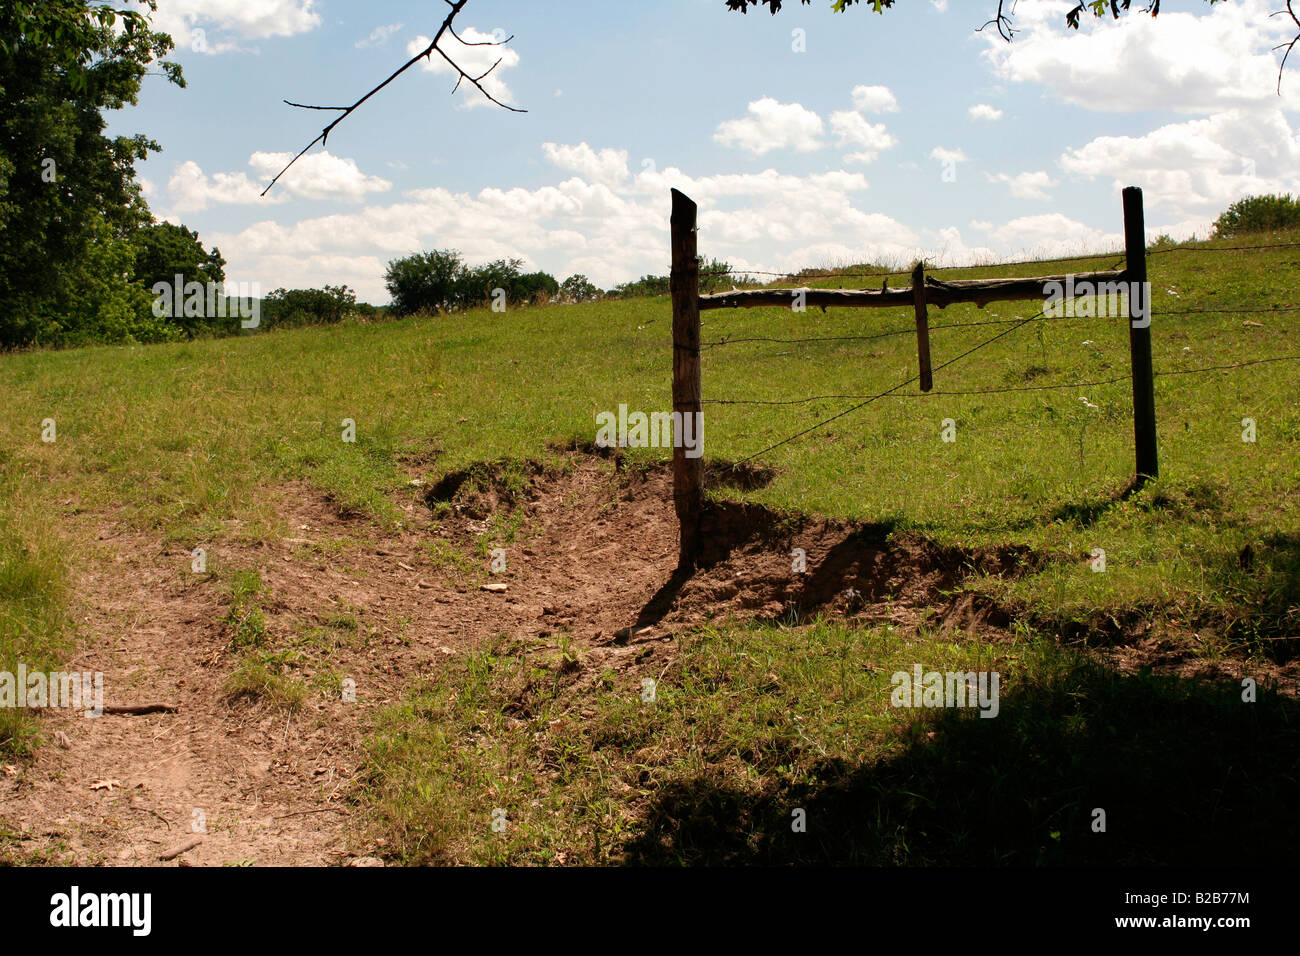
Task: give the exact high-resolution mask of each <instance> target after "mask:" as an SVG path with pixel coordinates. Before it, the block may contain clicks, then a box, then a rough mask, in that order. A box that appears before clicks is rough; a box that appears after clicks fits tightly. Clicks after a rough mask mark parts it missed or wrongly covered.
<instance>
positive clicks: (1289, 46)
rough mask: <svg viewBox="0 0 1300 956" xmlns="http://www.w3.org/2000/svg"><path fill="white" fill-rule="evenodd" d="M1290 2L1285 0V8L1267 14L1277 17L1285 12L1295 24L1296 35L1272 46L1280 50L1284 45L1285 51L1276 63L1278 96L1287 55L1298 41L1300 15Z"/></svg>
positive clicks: (1290, 0) (1280, 91)
mask: <svg viewBox="0 0 1300 956" xmlns="http://www.w3.org/2000/svg"><path fill="white" fill-rule="evenodd" d="M1292 2H1293V0H1286V9H1285V10H1279V11H1277V13H1270V14H1269V16H1270V17H1279V16H1281V15H1282V14H1284V13H1285V14H1287V15H1288V16H1289V17H1290V18H1291V22H1292V23H1294V24H1295V26H1296V35H1295V37H1294V38H1292V40H1291V42H1290V43H1279V44H1278V45H1277V46H1275V47H1273V49H1274V50H1280V49H1282V47H1286V52H1285V53H1283V54H1282V62H1281V63H1280V64H1278V68H1277V95H1278V96H1281V95H1282V71H1283V70H1285V69H1286V60H1287V57H1289V56H1290V55H1291V51H1292V50H1293V49H1295V45H1296V44H1297V43H1300V17H1298V16H1296V12H1295V8H1294V7H1293V6H1292V5H1291V4H1292Z"/></svg>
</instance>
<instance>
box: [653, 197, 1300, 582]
mask: <svg viewBox="0 0 1300 956" xmlns="http://www.w3.org/2000/svg"><path fill="white" fill-rule="evenodd" d="M1122 198H1123V207H1124V250H1123V253H1122V258H1121V259H1120V262H1122V263H1123V268H1122V269H1120V270H1119V271H1114V269H1113V268H1112V269H1111V270H1108V271H1104V272H1089V273H1084V274H1073V273H1072V274H1069V275H1051V276H1037V277H1034V278H1004V279H971V280H957V279H951V280H938V279H936V278H935V277H934V276H932V275H931V276H927V275H926V266H925V263H924V262H918V263H916V265H915V266H914V268H913V269H912V270H911V273H912V275H911V284H910V286H909V287H907V288H895V289H891V288H889V281H888V280H889V277H890V276H896V275H905V274H906V273H905V272H903V271H901V270H900V271H897V272H892V271H891V272H871V273H861V272H853V271H838V272H823V273H818V272H811V271H806V270H805V271H795V272H780V273H776V272H762V271H759V270H743V269H726V270H712V271H708V272H704V273H701V271H700V260H699V257H698V255H697V242H696V222H697V207H696V205H695V203H694V202H692V201H691V200H690V199H689V198H688V197H687V196H685V195H684V194H683V193H681V192H680V191H678V190H676V189H674V190H672V200H673V202H672V209H673V211H672V219H671V228H672V252H673V257H672V271H671V272H670V276H669V286H670V290H671V292H672V300H673V329H672V331H673V412H674V415H681V416H682V417H683V420H684V418H685V416H687V415H692V416H699V415H701V414H702V411H701V409H702V408H703V406H704V405H705V404H710V405H800V404H807V403H809V402H817V401H829V400H852V401H854V402H855V404H853V405H851V406H850V407H848V408H845V409H843V410H842V411H839V412H836V413H835V414H833V415H831V416H830V417H828V418H825V419H823V420H821V421H819V422H817V423H815V424H813V425H810V426H808V427H806V428H802V429H800V430H799V431H797V432H795V433H794V434H792V435H789V436H787V437H785V438H783V439H781V440H780V441H778V442H774V443H772V444H770V445H767V446H766V447H764V448H762V449H761V450H759V451H757V452H755V453H753V454H751V455H747V456H746V457H744V458H742V459H740V460H739V461H736V462H734V463H733V464H732V465H731V467H732V468H733V469H736V468H739V467H740V466H742V465H744V464H746V463H748V462H751V461H753V460H754V459H756V458H759V457H760V456H763V455H766V454H768V453H770V452H772V451H774V450H776V449H777V448H780V447H782V446H784V445H787V444H789V443H791V442H793V441H796V440H797V439H799V438H802V437H803V436H805V435H808V434H810V433H812V432H814V431H817V430H819V429H821V428H824V427H826V426H827V425H829V424H831V423H832V422H835V421H838V420H839V419H841V418H844V417H845V416H847V415H850V414H852V413H854V412H856V411H858V410H860V409H862V408H865V407H866V406H868V405H870V404H872V403H873V402H876V401H879V400H880V399H882V398H886V397H895V398H922V397H934V396H938V395H945V396H961V395H993V394H1005V393H1009V392H1031V391H1048V390H1059V389H1071V388H1073V389H1080V388H1098V387H1102V386H1107V385H1114V384H1117V383H1119V382H1122V381H1124V380H1125V376H1115V377H1112V378H1108V379H1101V380H1094V381H1087V382H1051V383H1042V384H1036V385H1019V386H1015V385H1012V386H1000V387H993V388H984V389H969V390H951V391H941V392H934V391H933V390H932V387H931V386H932V372H934V371H938V370H942V369H945V368H948V367H950V366H952V365H953V364H955V363H957V362H960V361H962V360H964V359H966V358H967V357H969V356H970V355H972V354H974V353H975V352H978V351H980V350H981V349H984V348H986V347H988V346H990V345H992V344H993V343H995V342H997V341H999V340H1001V339H1003V338H1005V337H1006V336H1008V335H1010V334H1012V333H1013V332H1016V331H1018V330H1020V329H1023V328H1024V327H1026V326H1027V325H1029V324H1030V323H1033V322H1037V321H1042V320H1047V319H1076V318H1082V319H1086V318H1093V317H1092V316H1072V315H1052V316H1048V315H1046V314H1045V313H1046V312H1047V310H1048V308H1050V303H1052V302H1054V301H1056V294H1055V293H1054V294H1053V295H1048V290H1049V287H1055V286H1061V287H1063V288H1068V287H1069V286H1070V284H1071V282H1072V281H1073V282H1081V281H1084V280H1086V283H1101V284H1102V285H1100V286H1094V287H1093V288H1090V289H1089V290H1088V293H1086V294H1093V289H1096V288H1107V287H1109V288H1110V289H1112V290H1117V291H1121V292H1124V291H1126V292H1128V293H1129V294H1128V295H1127V300H1128V306H1127V309H1126V311H1127V313H1128V328H1129V335H1128V338H1129V356H1130V361H1129V366H1130V368H1129V373H1130V374H1129V376H1127V377H1128V378H1130V379H1131V382H1132V396H1133V436H1134V449H1135V458H1136V468H1135V469H1134V473H1133V477H1132V480H1131V481H1130V485H1129V487H1130V489H1131V490H1136V489H1137V488H1140V487H1141V486H1142V485H1143V484H1144V483H1145V482H1147V481H1149V480H1151V479H1154V478H1156V477H1158V475H1159V463H1158V458H1157V442H1156V409H1155V379H1156V378H1157V376H1158V375H1170V376H1173V375H1195V374H1205V373H1209V372H1215V371H1229V370H1232V369H1239V368H1244V367H1247V366H1252V365H1259V364H1264V363H1267V362H1285V361H1296V360H1300V353H1295V354H1287V355H1278V356H1269V357H1264V358H1260V359H1254V360H1250V361H1244V362H1237V363H1232V364H1226V365H1213V366H1206V367H1204V368H1195V369H1171V370H1169V371H1167V372H1160V373H1157V372H1156V370H1155V367H1154V362H1153V359H1152V348H1151V292H1150V283H1149V282H1148V271H1147V263H1148V258H1149V257H1150V256H1152V255H1163V254H1165V253H1171V252H1202V253H1241V252H1257V251H1261V250H1266V249H1284V248H1297V247H1300V242H1276V243H1259V244H1255V245H1237V246H1217V247H1216V246H1170V247H1167V248H1158V249H1148V248H1147V240H1146V228H1145V216H1144V211H1143V206H1142V190H1141V189H1139V188H1137V187H1132V186H1130V187H1127V188H1125V189H1124V190H1123V192H1122ZM1116 255H1120V253H1118V252H1113V253H1105V252H1103V253H1089V254H1086V255H1076V256H1057V257H1046V258H1040V259H1033V260H1021V261H1019V262H1001V263H993V264H988V265H985V266H983V267H984V268H990V267H998V268H1001V267H1005V266H1013V265H1025V264H1029V263H1054V262H1071V261H1083V260H1091V261H1097V260H1104V259H1109V258H1111V257H1113V256H1116ZM1119 264H1120V263H1116V265H1119ZM971 268H979V266H960V267H945V269H951V270H952V271H960V270H963V269H971ZM702 275H703V276H719V275H736V276H741V275H745V276H757V275H770V276H780V277H789V278H791V279H794V280H796V281H798V280H800V279H814V278H826V279H849V278H859V279H884V280H885V281H884V283H883V284H882V285H881V287H880V289H879V290H873V289H844V288H843V287H842V286H841V288H840V289H812V288H808V287H802V288H797V289H774V288H770V287H767V288H760V289H756V290H753V289H751V290H740V289H733V290H732V291H730V292H723V293H718V294H712V295H701V294H700V278H701V276H702ZM1081 292H1082V290H1080V292H1076V291H1073V290H1071V291H1069V292H1068V293H1067V294H1068V295H1069V296H1071V297H1078V295H1079V294H1081ZM1106 294H1113V293H1106ZM1026 299H1027V300H1034V299H1037V300H1039V301H1042V300H1043V299H1046V300H1047V302H1048V303H1049V305H1048V306H1045V307H1044V309H1043V310H1041V311H1039V312H1038V313H1036V314H1035V315H1032V316H1029V317H1028V318H1023V319H1022V318H1019V317H1016V318H1008V319H990V320H982V321H976V322H953V323H945V324H942V325H937V326H934V328H935V329H936V330H937V329H943V328H948V329H952V328H967V327H975V326H986V325H988V326H992V325H1005V326H1007V327H1006V328H1004V329H1002V330H1001V331H999V332H997V333H996V334H994V335H992V336H990V337H989V338H987V339H984V340H983V341H981V342H979V343H978V344H976V345H974V346H972V347H971V348H968V349H966V350H965V351H963V352H962V353H961V354H959V355H957V356H955V357H953V358H951V359H948V360H947V361H944V362H942V363H940V364H939V365H938V366H936V367H933V368H932V367H931V357H930V331H931V327H930V325H929V318H928V306H930V305H933V306H937V307H939V308H943V307H945V306H949V305H956V304H962V303H968V304H977V305H980V306H983V305H985V304H988V303H992V302H1001V301H1007V300H1026ZM909 305H910V306H911V307H912V308H913V311H914V313H915V316H914V317H915V330H914V331H915V333H916V337H917V360H918V361H917V368H918V374H916V375H913V376H911V377H910V378H908V379H905V380H903V381H900V382H897V383H895V384H894V385H891V386H890V387H889V388H887V389H884V390H883V391H880V392H876V393H874V394H870V395H862V396H859V395H819V396H812V397H807V398H800V399H787V400H744V399H708V400H705V399H704V397H703V394H702V384H701V379H702V376H701V365H700V353H701V352H702V351H703V350H704V349H709V348H718V347H721V346H724V345H737V344H742V343H759V342H769V343H778V344H801V343H808V342H846V341H870V340H873V339H881V338H886V337H889V336H894V335H904V334H908V333H909V332H911V331H913V329H910V328H897V329H884V330H881V331H878V332H872V333H863V334H855V335H829V336H810V337H790V338H785V337H777V336H743V337H739V338H728V337H726V336H724V337H723V338H721V339H719V340H716V341H712V342H706V343H701V341H700V326H701V323H700V314H701V312H702V311H704V310H706V309H707V310H715V309H723V308H753V307H769V306H776V307H782V308H791V307H792V308H793V309H795V310H796V311H799V312H803V311H806V310H807V308H809V307H812V308H818V307H820V308H821V309H822V310H823V311H825V310H826V309H827V308H829V307H832V306H837V307H838V306H848V307H851V308H872V307H874V308H890V307H895V308H903V307H906V306H909ZM1297 311H1300V308H1297V307H1288V306H1274V307H1270V308H1255V307H1244V308H1211V309H1195V308H1192V309H1182V310H1175V311H1172V312H1168V313H1162V315H1169V316H1176V315H1198V314H1220V315H1224V314H1229V315H1230V314H1238V315H1263V314H1269V313H1289V312H1297ZM1249 324H1259V323H1249ZM1281 331H1285V330H1281ZM915 382H919V383H920V391H919V392H904V391H903V390H904V389H905V388H907V386H909V385H911V384H913V383H915ZM859 399H860V400H859ZM673 478H674V480H673V496H674V502H675V507H676V511H677V515H678V520H679V524H680V528H681V547H680V553H679V570H684V571H689V570H690V569H692V568H694V567H695V565H696V563H697V560H698V558H699V541H700V535H701V533H702V532H701V524H702V521H703V518H704V515H705V513H706V508H705V499H704V464H703V460H702V457H701V456H698V455H697V456H696V457H694V458H692V459H688V458H687V457H686V450H685V448H684V447H682V443H680V442H675V443H674V449H673Z"/></svg>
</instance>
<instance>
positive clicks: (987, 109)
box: [967, 103, 1002, 122]
mask: <svg viewBox="0 0 1300 956" xmlns="http://www.w3.org/2000/svg"><path fill="white" fill-rule="evenodd" d="M967 112H968V113H970V118H971V119H974V120H989V121H990V122H992V121H995V120H1000V119H1002V111H1001V110H1000V109H998V108H997V107H996V106H989V104H987V103H976V104H975V105H974V106H972V107H971V108H970V109H969V110H967Z"/></svg>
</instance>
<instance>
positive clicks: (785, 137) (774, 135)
mask: <svg viewBox="0 0 1300 956" xmlns="http://www.w3.org/2000/svg"><path fill="white" fill-rule="evenodd" d="M822 129H823V124H822V118H821V117H820V116H818V115H817V114H816V113H814V112H813V111H812V110H809V109H805V108H804V107H802V106H800V105H799V104H798V103H778V102H777V101H776V100H774V99H772V98H771V97H767V96H765V97H763V98H762V99H759V100H754V101H753V102H752V103H750V104H749V115H748V116H746V117H743V118H741V119H732V120H725V121H723V122H722V123H719V124H718V128H717V131H716V132H714V134H713V139H714V141H715V142H718V143H721V144H722V145H723V146H732V147H736V148H738V149H744V150H747V151H749V152H751V153H753V154H754V155H755V156H762V155H763V154H764V153H767V152H770V151H771V150H774V149H794V150H796V151H798V152H801V153H809V152H812V151H814V150H817V149H820V148H821V147H822V146H823V145H824V144H823V143H822V141H821V134H822Z"/></svg>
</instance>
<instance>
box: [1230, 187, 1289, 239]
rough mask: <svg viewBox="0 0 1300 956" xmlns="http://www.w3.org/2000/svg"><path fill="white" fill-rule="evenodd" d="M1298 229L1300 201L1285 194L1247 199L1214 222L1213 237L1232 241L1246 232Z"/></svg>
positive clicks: (1235, 204)
mask: <svg viewBox="0 0 1300 956" xmlns="http://www.w3.org/2000/svg"><path fill="white" fill-rule="evenodd" d="M1296 228H1300V202H1297V201H1296V200H1295V199H1293V198H1292V197H1291V194H1290V193H1287V194H1285V195H1280V196H1279V195H1268V196H1247V197H1245V198H1244V199H1239V200H1237V201H1236V202H1235V203H1233V204H1232V205H1231V206H1229V207H1228V208H1227V209H1226V210H1225V211H1224V212H1223V214H1222V215H1220V216H1219V218H1218V219H1216V220H1215V221H1214V235H1215V236H1218V237H1222V238H1231V237H1232V236H1239V235H1242V234H1243V233H1249V232H1273V231H1274V230H1278V229H1296Z"/></svg>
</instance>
